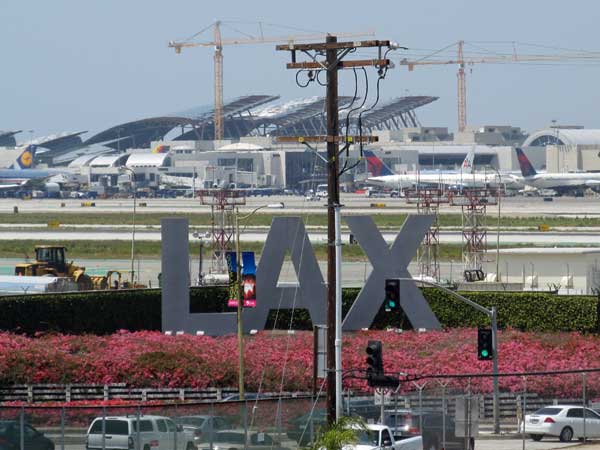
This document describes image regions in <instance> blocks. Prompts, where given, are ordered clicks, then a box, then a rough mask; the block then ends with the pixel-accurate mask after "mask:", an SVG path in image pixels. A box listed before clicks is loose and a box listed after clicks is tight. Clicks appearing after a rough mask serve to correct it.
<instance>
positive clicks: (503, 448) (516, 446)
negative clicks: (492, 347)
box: [56, 439, 600, 450]
mask: <svg viewBox="0 0 600 450" xmlns="http://www.w3.org/2000/svg"><path fill="white" fill-rule="evenodd" d="M579 445H580V444H579V442H569V443H563V442H559V441H558V440H548V441H546V440H543V441H541V442H534V441H532V440H531V439H529V440H526V441H525V449H526V450H552V449H559V448H569V447H577V446H579ZM583 448H585V450H598V449H600V445H589V444H588V445H586V446H585V447H583ZM56 449H57V450H61V445H60V444H56ZM475 449H476V450H522V449H523V443H522V441H521V440H519V439H477V440H476V441H475ZM64 450H85V445H81V444H68V445H65V446H64Z"/></svg>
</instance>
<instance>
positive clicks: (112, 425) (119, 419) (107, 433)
mask: <svg viewBox="0 0 600 450" xmlns="http://www.w3.org/2000/svg"><path fill="white" fill-rule="evenodd" d="M103 422H104V448H105V449H108V450H113V449H114V450H117V449H119V450H131V449H137V448H139V449H141V450H173V447H174V445H173V444H174V443H176V444H177V445H176V448H177V450H196V445H195V444H194V435H193V433H191V432H190V431H185V430H184V429H183V427H182V426H181V425H179V426H178V425H176V424H175V422H173V421H172V420H171V419H169V418H168V417H163V416H150V415H141V416H139V432H138V416H135V415H132V416H111V417H106V418H105V419H104V420H103V419H102V417H97V418H95V419H94V420H93V421H92V423H91V425H90V427H89V429H88V432H87V437H86V441H85V448H86V449H87V450H91V449H102V448H103V445H102V441H103V438H102V423H103ZM138 436H139V447H138V442H137V439H138Z"/></svg>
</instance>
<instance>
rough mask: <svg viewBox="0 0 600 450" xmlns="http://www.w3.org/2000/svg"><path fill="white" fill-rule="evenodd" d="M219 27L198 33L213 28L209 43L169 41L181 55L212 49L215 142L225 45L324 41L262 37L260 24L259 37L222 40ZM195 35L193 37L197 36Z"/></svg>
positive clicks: (219, 131)
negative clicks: (185, 51) (186, 50)
mask: <svg viewBox="0 0 600 450" xmlns="http://www.w3.org/2000/svg"><path fill="white" fill-rule="evenodd" d="M221 25H227V22H221V21H220V20H217V21H216V22H215V23H213V24H211V25H209V26H207V27H206V28H204V29H203V30H202V31H200V33H202V32H204V31H205V30H208V29H209V28H210V27H212V28H213V40H212V41H210V42H191V41H189V40H186V41H180V42H175V41H170V42H169V47H170V48H173V49H174V50H175V53H177V54H179V53H181V49H182V48H184V47H186V48H189V47H214V49H215V50H214V55H213V62H214V91H215V92H214V95H215V105H214V119H213V122H214V129H215V133H214V135H215V136H214V137H215V140H221V139H223V138H224V134H225V132H224V129H225V127H224V120H223V47H224V46H225V45H253V44H266V43H269V42H281V41H285V42H288V43H293V42H294V41H305V40H313V39H324V38H325V34H323V33H321V34H303V35H290V36H264V34H263V30H262V24H261V23H259V24H258V25H259V30H260V33H259V36H257V37H254V36H251V35H247V36H246V37H244V38H241V39H223V38H222V35H221ZM200 33H197V34H196V35H195V36H197V35H198V34H200ZM336 35H337V36H338V37H355V36H369V35H373V31H367V32H365V33H336Z"/></svg>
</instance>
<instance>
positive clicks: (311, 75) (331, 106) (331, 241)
mask: <svg viewBox="0 0 600 450" xmlns="http://www.w3.org/2000/svg"><path fill="white" fill-rule="evenodd" d="M358 47H361V48H366V47H377V48H378V49H379V55H378V58H377V59H372V60H356V61H342V60H343V58H344V57H345V56H346V55H347V54H348V53H350V52H351V51H354V50H356V48H358ZM383 47H387V48H388V50H387V51H389V50H392V49H395V48H398V46H397V45H396V44H393V43H390V41H378V40H373V41H361V42H338V40H337V37H336V36H332V35H328V36H327V38H326V41H325V43H311V44H284V45H278V46H277V47H276V49H277V50H287V51H290V53H291V59H292V62H291V63H288V64H287V68H288V69H296V70H300V71H306V72H307V75H308V81H309V82H311V81H314V80H315V79H317V77H318V75H317V74H315V71H317V72H318V71H321V70H322V71H325V72H326V75H327V78H326V80H327V85H326V96H327V97H326V105H327V136H299V137H291V136H286V137H279V138H278V141H279V142H288V143H292V142H293V143H297V142H300V143H302V144H304V145H306V146H307V147H309V148H310V149H312V150H315V149H314V148H313V147H311V146H310V143H311V142H326V143H327V161H326V163H327V193H328V201H327V421H328V423H329V424H333V423H334V422H335V421H336V420H337V419H339V417H340V416H341V413H342V411H341V409H342V408H341V388H342V387H341V371H342V367H341V344H342V342H341V326H342V324H341V295H339V292H340V290H339V289H338V285H339V284H340V283H341V274H340V273H338V271H340V270H339V267H340V266H339V265H338V261H337V260H338V259H339V258H336V243H338V242H339V239H336V238H338V237H337V236H336V220H335V218H336V215H338V214H339V208H340V186H339V177H340V175H341V173H343V172H340V165H339V158H340V154H341V153H342V152H343V151H345V150H347V149H348V147H349V145H350V143H359V144H361V157H362V143H363V142H375V141H377V138H376V137H373V136H346V137H340V136H339V112H338V70H340V69H344V68H356V67H365V66H375V67H377V68H379V77H380V78H383V77H384V76H385V71H386V70H387V68H388V67H389V66H390V64H391V63H390V61H389V60H388V59H386V58H385V56H382V48H383ZM297 51H300V52H302V53H303V54H307V55H309V57H310V58H311V61H306V62H297V61H296V52H297ZM310 52H314V54H311V53H310ZM323 53H325V61H322V60H321V61H319V60H317V58H318V56H319V55H322V54H323ZM386 54H387V52H386ZM371 108H372V107H371ZM340 141H343V142H344V144H345V145H344V148H343V149H342V151H341V152H340V149H339V143H340ZM345 170H346V169H344V171H345ZM337 223H339V216H338V221H337ZM336 265H337V270H336ZM336 293H337V295H336ZM336 308H338V314H336ZM336 316H337V320H336ZM336 353H337V358H336Z"/></svg>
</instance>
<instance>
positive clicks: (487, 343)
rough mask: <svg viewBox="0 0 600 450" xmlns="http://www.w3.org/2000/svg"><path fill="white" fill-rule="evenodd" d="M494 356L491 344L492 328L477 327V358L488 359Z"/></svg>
mask: <svg viewBox="0 0 600 450" xmlns="http://www.w3.org/2000/svg"><path fill="white" fill-rule="evenodd" d="M493 357H494V347H493V346H492V330H491V329H489V328H479V329H477V359H479V360H489V359H493Z"/></svg>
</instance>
